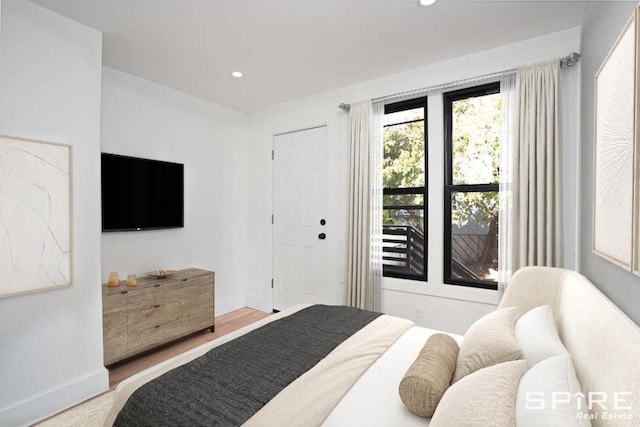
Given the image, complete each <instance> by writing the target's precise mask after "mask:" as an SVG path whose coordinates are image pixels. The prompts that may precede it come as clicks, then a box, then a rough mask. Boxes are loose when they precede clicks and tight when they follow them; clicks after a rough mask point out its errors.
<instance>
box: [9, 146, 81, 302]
mask: <svg viewBox="0 0 640 427" xmlns="http://www.w3.org/2000/svg"><path fill="white" fill-rule="evenodd" d="M71 244H72V236H71V147H70V146H68V145H62V144H55V143H49V142H41V141H31V140H24V139H18V138H12V137H3V136H0V297H6V296H9V295H16V294H21V293H26V292H34V291H39V290H44V289H51V288H56V287H64V286H69V285H71V275H72V269H71V268H72V265H71Z"/></svg>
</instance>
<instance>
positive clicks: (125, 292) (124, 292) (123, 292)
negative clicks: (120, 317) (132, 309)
mask: <svg viewBox="0 0 640 427" xmlns="http://www.w3.org/2000/svg"><path fill="white" fill-rule="evenodd" d="M120 293H121V294H123V295H124V294H128V293H129V291H122V292H120Z"/></svg>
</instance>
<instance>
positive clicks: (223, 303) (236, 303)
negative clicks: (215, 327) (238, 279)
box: [216, 295, 246, 316]
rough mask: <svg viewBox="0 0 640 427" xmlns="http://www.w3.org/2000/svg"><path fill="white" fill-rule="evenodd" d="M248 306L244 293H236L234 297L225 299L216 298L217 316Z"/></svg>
mask: <svg viewBox="0 0 640 427" xmlns="http://www.w3.org/2000/svg"><path fill="white" fill-rule="evenodd" d="M244 306H246V304H245V301H244V298H243V297H242V295H236V296H234V297H233V298H225V299H223V300H219V299H216V316H221V315H223V314H227V313H230V312H232V311H233V310H237V309H239V308H242V307H244Z"/></svg>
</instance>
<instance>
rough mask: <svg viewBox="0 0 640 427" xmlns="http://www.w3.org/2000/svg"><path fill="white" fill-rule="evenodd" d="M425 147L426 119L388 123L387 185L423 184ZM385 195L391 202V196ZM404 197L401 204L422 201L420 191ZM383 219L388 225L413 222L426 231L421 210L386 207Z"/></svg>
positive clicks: (385, 186) (386, 137) (384, 175)
mask: <svg viewBox="0 0 640 427" xmlns="http://www.w3.org/2000/svg"><path fill="white" fill-rule="evenodd" d="M424 148H425V147H424V122H423V121H418V122H413V123H407V124H402V125H394V126H389V127H386V128H385V131H384V164H383V165H384V169H383V172H382V180H383V185H384V188H407V187H424V184H425V173H424V164H425V161H424ZM386 199H387V200H385V202H388V201H389V200H388V199H390V198H386ZM401 199H402V200H401V203H400V204H403V205H415V204H422V196H421V195H413V196H412V195H404V196H402V198H401ZM385 204H387V203H385ZM389 204H392V203H389ZM395 204H398V203H395ZM382 221H383V224H386V225H412V226H413V227H415V228H416V229H418V230H420V231H424V230H423V217H422V215H421V211H418V210H402V211H398V210H395V211H390V210H384V211H383V217H382Z"/></svg>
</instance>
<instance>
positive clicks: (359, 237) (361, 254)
mask: <svg viewBox="0 0 640 427" xmlns="http://www.w3.org/2000/svg"><path fill="white" fill-rule="evenodd" d="M382 108H383V107H382ZM374 110H375V114H374ZM381 111H383V110H381V107H380V105H376V107H375V109H374V106H373V104H372V103H371V101H367V102H363V103H360V104H354V105H351V110H350V120H351V130H350V133H351V135H350V149H349V206H348V221H347V281H346V283H347V286H346V287H347V305H349V306H351V307H357V308H362V309H365V310H373V311H379V310H380V281H381V277H382V218H381V209H382V170H381V169H382V138H381V135H380V133H381V129H382V128H381V122H382V120H381Z"/></svg>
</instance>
